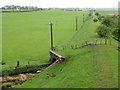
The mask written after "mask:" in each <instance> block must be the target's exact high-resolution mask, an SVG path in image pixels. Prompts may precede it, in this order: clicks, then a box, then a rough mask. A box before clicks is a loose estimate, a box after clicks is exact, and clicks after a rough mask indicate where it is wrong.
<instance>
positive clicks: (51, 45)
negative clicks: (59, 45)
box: [50, 23, 53, 50]
mask: <svg viewBox="0 0 120 90" xmlns="http://www.w3.org/2000/svg"><path fill="white" fill-rule="evenodd" d="M52 26H53V24H52V23H50V31H51V34H50V35H51V50H53V31H52Z"/></svg>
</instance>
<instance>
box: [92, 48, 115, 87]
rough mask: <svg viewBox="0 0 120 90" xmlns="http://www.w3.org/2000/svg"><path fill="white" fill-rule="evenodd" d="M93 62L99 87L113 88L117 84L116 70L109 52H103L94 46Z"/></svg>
mask: <svg viewBox="0 0 120 90" xmlns="http://www.w3.org/2000/svg"><path fill="white" fill-rule="evenodd" d="M92 49H93V51H94V55H93V63H94V67H95V72H96V77H97V82H98V88H113V87H115V85H116V81H115V79H114V70H113V65H112V62H110V61H109V60H108V57H109V56H108V54H107V53H108V52H106V53H105V52H102V50H101V49H100V48H99V47H97V46H94V47H92Z"/></svg>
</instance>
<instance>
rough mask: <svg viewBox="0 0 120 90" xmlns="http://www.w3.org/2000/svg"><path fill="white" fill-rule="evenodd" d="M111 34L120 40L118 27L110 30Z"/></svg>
mask: <svg viewBox="0 0 120 90" xmlns="http://www.w3.org/2000/svg"><path fill="white" fill-rule="evenodd" d="M112 35H113V37H114V38H115V39H116V40H117V41H119V42H120V28H118V29H115V30H114V31H113V32H112Z"/></svg>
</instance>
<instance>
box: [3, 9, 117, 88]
mask: <svg viewBox="0 0 120 90" xmlns="http://www.w3.org/2000/svg"><path fill="white" fill-rule="evenodd" d="M112 12H113V11H112ZM88 13H89V12H87V11H81V12H73V11H38V12H24V13H3V14H2V15H3V17H2V19H3V22H2V27H3V31H2V45H3V46H2V49H3V50H2V60H3V61H4V62H5V63H6V64H5V65H3V66H2V68H3V69H2V70H7V69H10V68H14V67H15V66H16V62H17V61H18V60H19V61H20V65H21V66H24V65H26V64H27V63H28V61H30V64H31V65H36V64H38V65H41V64H46V63H48V59H49V53H48V52H49V50H50V26H49V25H48V24H49V23H50V22H52V23H53V24H54V25H53V32H54V46H57V47H61V46H67V47H69V46H71V45H75V44H77V45H82V43H85V42H86V41H88V42H94V41H95V40H103V42H104V39H103V38H99V37H98V36H97V34H96V32H95V30H96V28H97V27H98V26H99V24H100V23H99V22H96V23H95V22H93V19H92V18H89V17H88ZM100 13H103V14H106V13H108V12H100ZM109 13H110V12H109ZM83 14H84V23H83ZM76 16H77V18H78V30H77V31H76V28H75V26H76V24H75V21H76ZM116 48H117V41H115V40H114V39H112V45H111V46H110V45H109V44H107V45H104V44H102V45H96V46H91V47H84V48H81V49H76V50H73V49H71V48H68V49H66V50H64V51H56V52H57V53H59V54H61V55H63V56H65V57H66V58H67V59H68V60H66V61H65V62H63V63H61V64H58V65H56V66H54V67H52V68H50V69H49V70H47V71H45V72H42V73H40V74H37V75H36V77H34V78H33V79H32V80H28V81H26V82H25V83H23V84H22V85H18V86H16V87H19V88H22V87H28V88H72V87H73V88H97V87H104V88H106V87H113V88H116V87H118V85H117V82H118V72H117V71H118V66H117V65H118V61H117V60H118V52H117V50H116ZM46 73H54V74H55V75H56V77H53V78H46ZM38 79H39V80H38ZM34 82H36V83H34ZM31 83H32V86H31V85H30V84H31ZM55 84H56V85H55Z"/></svg>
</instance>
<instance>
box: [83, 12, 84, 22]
mask: <svg viewBox="0 0 120 90" xmlns="http://www.w3.org/2000/svg"><path fill="white" fill-rule="evenodd" d="M83 23H84V14H83Z"/></svg>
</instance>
